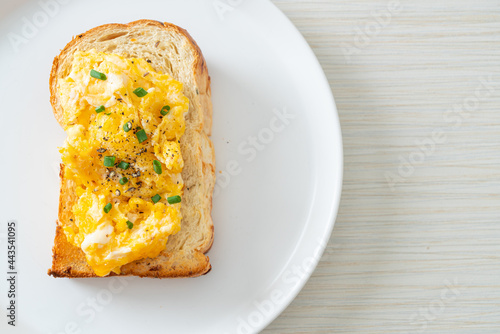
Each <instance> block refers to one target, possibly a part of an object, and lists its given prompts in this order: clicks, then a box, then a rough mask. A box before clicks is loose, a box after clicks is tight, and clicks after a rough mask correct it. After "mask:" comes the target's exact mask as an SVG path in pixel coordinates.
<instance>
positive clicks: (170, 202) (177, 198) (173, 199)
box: [167, 195, 181, 204]
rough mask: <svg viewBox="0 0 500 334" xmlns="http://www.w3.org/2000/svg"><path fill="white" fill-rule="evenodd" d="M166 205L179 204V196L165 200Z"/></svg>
mask: <svg viewBox="0 0 500 334" xmlns="http://www.w3.org/2000/svg"><path fill="white" fill-rule="evenodd" d="M167 202H168V204H176V203H180V202H181V197H180V196H179V195H176V196H170V197H168V198H167Z"/></svg>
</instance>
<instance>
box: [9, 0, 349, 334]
mask: <svg viewBox="0 0 500 334" xmlns="http://www.w3.org/2000/svg"><path fill="white" fill-rule="evenodd" d="M56 1H58V2H56ZM42 4H45V5H42ZM47 4H50V5H47ZM54 4H55V5H54ZM3 6H4V8H2V10H1V11H0V13H2V14H0V15H2V17H1V24H0V37H1V39H0V50H2V52H1V54H0V101H1V104H2V108H1V117H2V118H1V123H0V148H1V151H0V152H1V154H0V156H1V157H2V158H1V159H2V163H1V164H0V176H1V179H2V186H1V187H0V189H1V190H0V203H1V204H0V222H1V226H0V227H1V229H0V239H2V238H3V240H1V241H0V242H1V244H0V270H1V271H0V272H1V275H2V277H3V275H4V273H6V271H7V263H6V262H7V251H6V240H5V233H6V224H7V221H8V220H9V219H15V220H17V222H18V254H17V255H18V258H17V267H18V278H17V279H18V286H17V293H18V295H17V301H16V302H17V327H16V328H15V329H13V328H12V327H10V326H7V324H6V322H7V321H6V320H7V319H6V318H5V317H3V316H2V319H1V320H0V332H2V333H5V329H7V330H8V331H7V332H8V333H11V332H12V333H27V332H29V333H54V334H55V333H58V334H59V333H115V332H118V330H119V332H120V333H124V334H125V333H144V332H145V331H147V332H159V333H190V334H191V333H203V334H207V333H208V334H210V333H214V334H215V333H216V334H221V333H242V334H243V333H244V334H248V333H257V332H259V331H260V330H262V329H263V328H264V327H265V326H267V325H268V324H269V323H270V322H271V321H272V320H273V319H274V318H275V317H277V316H278V315H279V313H280V312H282V311H283V310H284V309H285V308H286V306H287V305H288V304H289V303H290V302H291V301H292V300H293V298H294V297H295V296H296V295H297V293H298V292H299V291H300V289H301V288H302V286H303V285H304V284H305V282H306V281H307V279H308V277H309V275H310V274H311V272H312V271H313V269H314V267H315V266H316V264H317V262H318V259H319V258H320V256H321V254H322V252H323V249H324V247H325V245H326V243H327V242H328V239H329V237H330V234H331V231H332V228H333V224H334V219H335V215H336V212H337V208H338V204H339V197H340V191H341V183H342V143H341V134H340V128H339V122H338V118H337V112H336V108H335V104H334V101H333V98H332V95H331V91H330V87H329V85H328V83H327V81H326V79H325V76H324V74H323V72H322V70H321V67H320V66H319V64H318V62H317V60H316V58H315V57H314V55H313V53H312V52H311V50H310V48H309V46H308V45H307V43H306V42H305V41H304V39H303V38H302V37H301V35H300V34H299V33H298V32H297V30H296V29H295V28H294V27H293V25H292V24H291V23H290V22H289V21H288V20H287V19H286V17H285V16H284V15H283V14H282V13H281V12H279V10H278V9H276V8H275V7H274V5H273V4H272V3H270V2H268V1H264V0H257V1H256V0H252V1H249V0H248V1H243V0H214V1H203V0H200V1H159V0H158V1H143V0H141V1H137V0H125V1H118V0H115V1H102V0H86V1H77V0H73V1H70V0H64V1H63V0H42V1H41V2H39V1H32V2H28V3H26V4H24V5H23V6H22V7H19V5H16V4H15V3H14V2H12V1H10V2H7V3H6V4H4V5H3ZM142 18H150V19H157V20H163V21H169V22H172V23H175V24H177V25H179V26H181V27H184V28H186V29H187V30H188V31H189V32H190V33H191V34H192V36H193V37H194V39H195V40H196V41H197V42H198V44H199V45H200V47H201V49H202V50H203V53H204V55H205V57H206V60H207V63H208V66H209V72H210V75H211V77H212V84H213V85H212V94H213V104H214V122H213V124H214V125H213V136H212V139H213V141H214V143H215V148H216V157H217V176H218V181H217V190H216V196H215V198H214V202H213V219H214V222H215V233H216V234H215V242H214V246H213V248H212V250H211V251H210V253H209V256H210V259H211V262H212V265H213V269H212V271H211V272H210V273H209V274H208V275H206V276H203V277H200V278H196V279H180V280H153V279H140V278H130V279H127V280H119V279H117V278H105V279H78V280H68V279H54V278H52V277H49V276H47V274H46V272H47V269H48V268H49V267H50V264H51V256H52V253H51V251H52V250H51V248H52V242H53V236H54V229H55V220H56V212H57V203H58V189H59V184H58V175H57V172H58V170H57V169H58V167H57V165H58V161H59V153H58V151H57V147H58V146H60V145H61V144H62V143H63V140H64V138H65V134H64V132H63V131H62V130H61V129H60V127H59V125H58V124H57V123H56V121H55V120H54V118H53V116H52V110H51V106H50V104H49V91H48V78H49V71H50V68H51V65H52V59H53V57H54V56H55V55H57V54H58V53H59V50H60V49H61V48H62V47H64V45H65V44H66V43H67V42H68V41H69V40H70V39H71V37H72V36H73V35H75V34H78V33H81V32H84V31H86V30H87V29H89V28H92V27H94V26H97V25H100V24H104V23H109V22H123V23H125V22H130V21H133V20H136V19H142ZM255 138H257V139H255ZM253 141H257V144H255V143H253ZM219 171H221V172H222V173H219ZM0 282H1V283H0V294H1V297H0V300H1V304H0V306H1V308H2V309H3V310H5V307H6V303H7V302H8V300H7V293H6V291H7V283H6V280H5V279H2V280H0Z"/></svg>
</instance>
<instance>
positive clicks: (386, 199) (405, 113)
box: [263, 0, 500, 334]
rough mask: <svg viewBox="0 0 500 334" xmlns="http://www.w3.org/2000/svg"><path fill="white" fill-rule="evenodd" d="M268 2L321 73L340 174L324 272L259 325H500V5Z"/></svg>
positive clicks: (401, 329) (376, 328)
mask: <svg viewBox="0 0 500 334" xmlns="http://www.w3.org/2000/svg"><path fill="white" fill-rule="evenodd" d="M273 2H274V3H275V4H276V5H277V6H278V7H279V8H280V9H281V10H282V11H283V12H284V13H285V14H286V15H287V16H288V17H289V18H290V19H291V21H292V22H293V23H294V24H295V25H296V26H297V28H298V29H299V30H300V31H301V33H302V34H303V35H304V37H305V38H306V39H307V41H308V42H309V44H310V45H311V47H312V49H313V50H314V52H315V54H316V55H317V57H318V59H319V61H320V63H321V65H322V66H323V69H324V71H325V72H326V75H327V77H328V80H329V82H330V85H331V88H332V92H333V94H334V96H335V99H336V102H337V107H338V111H339V115H340V120H341V125H342V131H343V138H344V150H345V167H344V168H345V171H344V189H343V194H342V201H341V205H340V211H339V214H338V218H337V222H336V225H335V229H334V232H333V235H332V238H331V240H330V243H329V245H328V248H327V250H326V252H325V254H324V255H323V257H322V259H321V262H320V264H319V266H318V268H317V269H316V271H315V272H314V274H313V275H312V278H311V279H310V280H309V282H308V283H307V285H306V286H305V288H304V289H303V290H302V292H301V293H300V295H299V296H298V297H297V298H296V299H295V301H294V302H293V303H292V304H291V305H290V306H289V307H288V309H287V310H286V311H285V312H284V313H283V314H282V315H281V316H280V317H279V318H278V319H276V320H275V321H274V322H273V323H272V324H271V325H270V326H269V327H268V328H267V329H266V330H264V331H263V333H265V334H272V333H280V334H281V333H453V334H461V333H464V334H465V333H467V334H469V333H500V195H499V194H500V2H499V1H498V0H476V1H466V0H419V1H401V2H400V10H395V11H393V12H392V14H390V15H391V16H390V19H389V18H387V16H384V15H381V17H382V19H378V21H377V19H376V18H375V16H377V15H376V13H379V14H382V13H387V12H388V9H387V8H388V6H390V4H391V1H390V0H382V1H379V0H370V1H352V0H328V1H327V0H323V1H284V0H280V1H277V0H276V1H273ZM396 3H397V1H396ZM367 27H368V29H371V30H369V33H363V34H362V33H361V32H360V31H365V29H366V28H367ZM346 54H348V55H350V57H347V56H346ZM485 81H486V82H488V81H493V82H496V83H490V84H488V83H486V84H485V83H484V82H485ZM476 96H478V97H476ZM460 110H462V111H460ZM418 142H420V143H422V142H425V143H427V144H425V145H424V148H423V149H420V148H419V147H420V146H421V144H419V143H418ZM388 178H389V180H390V181H389V182H388V180H387V179H388ZM391 180H392V181H391ZM391 184H392V185H391Z"/></svg>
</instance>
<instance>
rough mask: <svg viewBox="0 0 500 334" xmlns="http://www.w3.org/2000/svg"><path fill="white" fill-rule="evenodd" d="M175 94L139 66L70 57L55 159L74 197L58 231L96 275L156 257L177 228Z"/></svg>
mask: <svg viewBox="0 0 500 334" xmlns="http://www.w3.org/2000/svg"><path fill="white" fill-rule="evenodd" d="M182 89H183V87H182V84H181V83H180V82H177V81H176V80H174V79H173V78H171V77H170V76H168V75H166V74H162V73H158V72H155V71H154V69H153V68H152V67H151V65H150V64H149V63H148V62H147V61H146V60H144V59H131V58H124V57H121V56H119V55H116V54H107V53H102V52H96V51H95V50H91V51H88V52H76V53H75V55H74V60H73V64H72V68H71V73H70V74H69V75H68V76H67V77H66V78H64V79H61V80H59V84H58V92H59V94H60V95H59V101H60V104H61V107H62V109H63V119H64V124H65V126H66V128H65V130H66V132H67V134H68V137H67V139H66V142H65V145H64V146H63V147H62V148H60V152H61V154H62V161H63V163H64V166H65V169H64V177H65V178H66V179H68V180H71V181H73V182H74V184H75V188H76V196H77V200H76V204H75V205H74V206H73V208H72V211H73V214H74V219H73V220H72V221H69V222H67V223H65V224H64V226H63V229H64V232H65V235H66V237H67V239H68V241H69V242H70V243H72V244H73V245H75V246H77V247H80V248H81V249H82V250H83V252H84V253H85V256H86V258H87V262H88V263H89V265H90V266H91V267H92V269H93V270H94V272H95V273H96V274H97V275H98V276H106V275H108V274H109V273H110V272H111V271H113V272H115V273H120V267H121V266H122V265H124V264H126V263H129V262H132V261H135V260H138V259H141V258H145V257H155V256H157V255H158V254H159V253H160V252H161V251H162V250H163V249H165V244H166V242H167V239H168V236H169V235H172V234H175V233H177V232H178V231H179V230H180V221H181V218H182V217H181V211H180V209H181V203H180V201H181V196H182V188H183V181H182V177H181V171H182V168H183V165H184V162H183V159H182V155H181V150H180V146H179V145H180V144H179V143H180V141H179V140H180V138H181V136H182V135H183V133H184V130H185V121H184V114H185V113H186V112H187V110H188V106H189V101H188V99H187V98H186V97H185V96H184V95H183V94H182Z"/></svg>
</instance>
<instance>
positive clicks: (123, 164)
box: [118, 161, 130, 170]
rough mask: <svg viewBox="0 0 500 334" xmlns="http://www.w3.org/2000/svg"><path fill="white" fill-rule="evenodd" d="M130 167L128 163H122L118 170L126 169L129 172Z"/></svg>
mask: <svg viewBox="0 0 500 334" xmlns="http://www.w3.org/2000/svg"><path fill="white" fill-rule="evenodd" d="M129 167H130V164H129V163H128V162H125V161H122V162H120V163H119V164H118V168H121V169H125V170H127V169H128V168H129Z"/></svg>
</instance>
